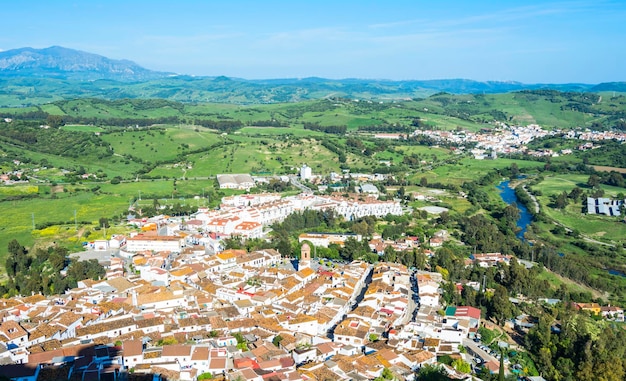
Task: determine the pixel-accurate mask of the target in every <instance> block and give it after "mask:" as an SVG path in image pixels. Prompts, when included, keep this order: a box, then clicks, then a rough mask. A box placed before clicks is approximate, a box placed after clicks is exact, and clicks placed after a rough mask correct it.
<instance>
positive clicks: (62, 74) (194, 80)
mask: <svg viewBox="0 0 626 381" xmlns="http://www.w3.org/2000/svg"><path fill="white" fill-rule="evenodd" d="M547 89H549V90H558V91H567V92H586V91H626V83H623V82H619V83H607V84H599V85H590V84H576V83H574V84H524V83H520V82H512V81H509V82H498V81H487V82H481V81H473V80H468V79H440V80H410V81H391V80H372V79H355V78H348V79H325V78H318V77H309V78H301V79H300V78H283V79H280V78H279V79H263V80H246V79H241V78H228V77H224V76H218V77H194V76H186V75H172V74H169V73H162V72H156V71H151V70H148V69H145V68H143V67H141V66H139V65H137V64H135V63H133V62H131V61H127V60H112V59H109V58H106V57H103V56H100V55H96V54H91V53H86V52H82V51H78V50H73V49H67V48H63V47H59V46H53V47H50V48H46V49H33V48H21V49H13V50H8V51H4V52H0V106H27V105H37V104H43V103H49V102H52V101H57V100H64V99H74V98H84V97H92V98H102V99H111V100H115V99H123V98H141V99H148V98H161V99H168V100H175V101H180V102H217V103H235V104H261V103H282V102H300V101H303V100H311V99H324V98H330V97H334V98H349V99H364V100H382V101H389V100H399V99H415V98H425V97H428V96H430V95H433V94H436V93H440V92H445V93H450V94H496V93H507V92H512V91H520V90H547Z"/></svg>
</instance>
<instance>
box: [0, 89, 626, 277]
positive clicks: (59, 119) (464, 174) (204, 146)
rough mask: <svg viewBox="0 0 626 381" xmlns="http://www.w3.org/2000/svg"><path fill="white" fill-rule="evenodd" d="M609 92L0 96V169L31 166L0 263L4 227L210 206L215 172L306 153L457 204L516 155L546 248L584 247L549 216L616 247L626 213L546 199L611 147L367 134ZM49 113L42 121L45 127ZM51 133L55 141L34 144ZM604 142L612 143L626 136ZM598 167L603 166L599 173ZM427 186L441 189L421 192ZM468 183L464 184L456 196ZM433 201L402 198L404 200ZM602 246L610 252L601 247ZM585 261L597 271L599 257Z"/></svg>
mask: <svg viewBox="0 0 626 381" xmlns="http://www.w3.org/2000/svg"><path fill="white" fill-rule="evenodd" d="M605 99H606V101H605V102H603V104H602V105H598V104H595V103H593V97H589V96H585V95H580V94H569V93H554V92H536V93H532V92H531V93H528V92H522V93H509V94H487V95H456V96H455V95H450V94H436V95H433V96H431V97H429V98H426V99H413V100H407V101H402V102H399V101H393V102H372V101H358V102H357V101H355V100H349V99H339V98H337V99H327V100H317V101H305V102H301V103H285V104H266V105H249V106H245V105H233V104H187V103H178V102H173V101H169V100H162V99H156V100H114V101H108V100H101V99H77V100H71V101H59V102H54V103H49V104H45V105H41V106H32V107H26V108H7V109H0V116H1V115H4V116H8V117H11V118H13V119H14V120H15V121H14V122H13V123H11V124H7V125H5V126H2V127H3V129H1V130H0V138H1V139H3V141H4V142H5V143H7V144H5V145H3V146H2V147H1V148H0V150H1V151H0V154H1V155H2V157H3V158H4V160H2V161H0V169H1V170H2V172H5V173H9V172H11V171H21V172H23V173H24V174H25V175H26V176H27V178H28V182H24V183H18V184H16V185H12V186H2V187H0V203H2V204H3V205H4V206H5V207H6V208H7V209H9V210H11V213H12V218H10V219H7V221H6V222H5V223H3V224H2V227H1V230H0V248H2V249H0V263H3V258H2V256H3V255H4V253H5V251H4V248H5V247H6V245H7V243H8V241H10V240H11V239H13V238H16V239H18V240H19V241H20V242H22V243H23V244H25V245H27V246H30V245H33V244H34V245H40V246H46V245H48V244H50V243H51V242H53V241H54V242H63V243H65V244H66V245H68V246H69V247H72V248H74V249H79V247H80V245H79V244H80V242H82V240H84V239H92V238H94V237H97V236H98V234H101V232H99V230H98V229H99V220H100V219H101V218H107V219H111V221H114V222H115V221H121V220H122V218H123V217H124V216H126V214H128V213H129V207H131V208H132V211H133V212H138V211H141V210H143V209H149V208H151V207H154V206H155V205H157V204H158V205H184V206H186V207H198V206H202V205H210V206H217V205H218V203H219V200H220V198H221V197H222V196H224V195H228V194H232V193H233V191H225V190H219V189H217V187H216V181H215V176H216V175H217V174H220V173H251V174H258V175H263V176H276V175H286V174H295V173H296V172H297V168H299V167H300V166H301V165H303V164H307V165H308V166H309V167H311V168H312V170H313V173H314V174H319V175H321V176H322V177H321V181H326V179H327V177H328V176H329V175H330V173H331V172H334V173H343V172H348V171H350V172H353V173H355V172H356V173H383V174H387V175H389V176H390V177H389V179H390V180H388V181H386V182H385V183H384V184H380V187H381V188H386V189H387V195H386V196H387V197H394V196H396V195H397V194H398V193H400V192H404V193H405V194H426V195H428V194H431V195H433V197H434V198H435V199H437V201H436V202H435V204H436V205H440V206H444V207H446V208H449V209H450V213H451V214H452V215H456V216H471V215H476V214H484V213H487V212H489V211H490V210H492V209H494V208H498V207H501V206H502V205H503V202H502V201H501V200H500V197H499V195H498V193H497V190H496V189H495V187H494V186H493V185H495V183H497V182H499V181H500V180H501V179H503V178H506V177H507V176H509V175H510V174H511V169H512V168H515V170H516V171H517V172H518V173H522V174H526V175H528V176H529V177H528V179H529V181H535V180H537V181H535V182H534V183H533V185H532V187H531V188H532V189H533V191H535V190H536V191H538V192H539V195H538V197H537V199H538V201H539V203H540V205H541V213H542V214H541V218H540V219H539V220H538V221H536V223H535V225H534V228H533V229H532V230H533V233H534V234H535V236H536V237H541V238H542V239H545V240H547V241H549V242H551V244H553V245H555V247H556V248H555V250H558V251H560V252H563V253H570V254H572V255H577V256H580V258H587V257H588V254H587V252H588V251H589V250H588V249H586V248H584V245H582V244H573V241H572V239H571V237H568V236H564V235H563V234H562V232H558V231H556V232H553V231H554V226H556V225H555V223H558V224H560V225H562V226H564V227H565V228H566V229H569V231H575V232H577V234H580V235H581V236H582V237H585V238H586V239H592V240H597V241H598V242H601V243H604V244H609V245H615V246H619V247H621V246H622V245H623V244H624V238H623V237H624V236H625V235H624V233H626V228H625V226H626V225H624V224H623V223H621V222H619V221H616V220H614V219H613V220H611V219H610V218H607V217H603V216H586V215H584V214H581V210H582V201H581V199H579V200H578V201H576V202H570V203H569V204H568V205H567V206H566V207H565V208H555V207H554V206H553V203H554V198H555V197H556V196H557V195H558V194H560V193H562V192H571V191H572V189H573V188H574V187H580V188H581V189H583V190H584V191H585V192H591V191H593V189H591V188H589V187H587V185H586V183H587V181H588V178H589V173H590V172H588V171H589V169H584V168H586V167H585V166H584V164H583V162H588V163H590V164H593V163H594V160H598V163H599V164H603V165H606V163H611V161H610V160H609V159H610V157H607V155H598V153H599V152H600V151H599V150H594V151H593V155H591V154H589V153H576V154H574V155H570V156H568V157H556V158H553V159H551V160H549V162H548V161H546V160H545V159H535V158H532V157H525V156H523V155H506V156H505V157H499V158H498V159H497V160H475V159H474V158H473V157H472V155H470V154H469V152H468V150H469V148H471V146H470V147H467V148H466V149H465V150H459V149H456V147H450V146H447V145H445V144H444V145H439V144H435V143H434V142H432V141H428V140H424V141H422V140H418V139H414V138H410V139H397V140H395V139H393V140H389V139H375V138H374V134H375V133H377V132H384V133H396V134H403V135H404V136H405V137H406V135H408V134H409V133H410V132H411V131H414V130H415V129H439V130H455V131H458V130H464V131H474V132H475V131H481V130H487V131H488V130H491V129H493V128H494V123H493V122H494V120H506V121H507V122H509V123H540V124H542V123H543V124H545V127H546V128H549V129H556V128H567V127H575V126H578V125H585V126H587V125H589V126H590V125H592V124H594V123H595V125H598V124H602V123H604V124H606V125H610V124H611V123H613V121H614V119H613V116H614V114H612V111H611V110H612V108H611V105H613V106H615V107H617V108H618V109H619V107H621V106H620V105H621V102H622V101H623V98H622V96H618V97H614V98H610V97H607V98H605ZM572 104H578V105H579V106H580V107H582V106H583V105H584V106H585V107H590V108H594V110H595V113H594V114H589V113H582V112H580V111H576V110H577V109H576V108H575V107H569V108H568V107H562V106H564V105H570V106H571V105H572ZM615 107H613V108H615ZM37 118H40V119H37ZM41 118H44V119H41ZM46 123H47V124H49V125H50V126H48V127H46V128H43V127H42V126H44V125H45V124H46ZM47 141H54V142H55V144H54V145H50V144H47V145H46V144H42V143H41V142H47ZM32 142H35V143H34V144H33V143H32ZM561 142H563V143H561ZM553 144H557V146H558V145H559V144H564V145H565V146H567V148H572V146H573V145H572V143H570V142H568V141H565V140H562V139H561V140H559V139H558V138H551V139H546V140H545V141H544V142H538V143H537V146H538V147H544V146H552V145H553ZM568 144H569V145H568ZM607 145H608V144H607ZM608 146H609V147H610V149H612V150H614V151H615V152H617V151H616V150H619V149H621V147H620V146H618V145H615V146H612V145H608ZM612 152H613V151H612ZM609 156H610V155H609ZM612 156H613V157H619V155H612ZM16 163H19V164H16ZM574 166H578V167H576V168H573V167H574ZM605 169H606V168H605ZM608 170H610V169H608ZM603 178H604V180H606V179H608V173H607V174H606V175H603ZM481 179H487V180H481ZM479 180H480V181H485V183H484V185H483V186H482V187H481V189H480V191H479V192H478V193H476V192H475V191H474V190H473V188H472V187H471V186H468V184H475V183H476V182H477V181H479ZM539 180H540V181H539ZM604 180H603V181H604ZM430 187H434V188H437V189H436V190H437V192H439V190H441V189H444V190H443V191H442V192H443V193H429V192H431V191H429V189H430ZM401 188H402V189H401ZM598 189H601V190H602V191H603V192H604V194H606V195H607V196H611V195H612V196H617V195H618V194H620V193H624V192H625V188H623V187H620V186H615V185H609V184H608V183H602V184H600V185H599V188H598ZM468 190H469V192H470V193H471V194H470V197H467V196H461V195H462V194H463V193H467V192H468ZM253 191H254V190H253ZM432 191H434V190H432ZM477 197H478V198H480V200H481V201H480V202H481V203H482V204H478V206H477V205H475V204H474V202H476V200H477ZM431 204H433V202H431V201H411V202H410V204H409V205H410V206H412V207H414V208H419V207H422V206H428V205H431ZM480 205H482V206H480ZM485 209H486V210H485ZM74 211H76V214H74ZM33 214H34V216H33ZM33 220H34V225H35V229H33ZM116 229H118V228H116ZM567 231H568V230H566V232H567ZM108 233H109V234H110V233H111V230H109V232H108ZM601 255H602V258H605V257H604V256H605V255H606V254H605V253H604V252H603V253H602V254H601ZM621 262H623V257H622V255H621V254H617V255H616V256H614V257H613V258H608V257H607V258H606V259H603V260H602V263H603V266H612V267H614V268H620V267H619V266H621V264H620V263H621ZM594 271H595V272H594V273H593V277H594V279H597V277H598V276H600V275H601V271H602V270H600V269H598V270H594Z"/></svg>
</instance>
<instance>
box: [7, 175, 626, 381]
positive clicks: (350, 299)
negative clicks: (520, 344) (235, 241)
mask: <svg viewBox="0 0 626 381" xmlns="http://www.w3.org/2000/svg"><path fill="white" fill-rule="evenodd" d="M231 177H232V176H231ZM242 179H243V180H245V178H242ZM240 180H241V179H240ZM305 209H314V210H315V209H317V210H324V209H332V210H334V211H335V212H336V213H337V214H338V215H341V216H342V217H343V218H345V219H348V220H349V219H354V218H359V217H363V216H378V217H382V216H386V215H387V214H391V215H400V214H402V213H403V209H402V207H401V205H400V203H399V202H397V201H393V200H391V201H379V200H377V199H376V197H374V196H368V197H363V196H362V195H361V196H358V195H357V196H350V195H347V197H344V196H342V197H339V196H330V195H328V196H326V195H313V194H311V193H307V192H303V193H301V194H299V195H297V196H291V197H281V195H279V194H271V193H263V194H243V195H237V196H230V197H224V199H223V200H222V205H221V208H220V209H219V210H214V209H208V208H200V209H199V210H198V212H197V213H194V214H193V215H191V216H187V217H186V218H180V217H176V218H175V217H169V216H163V215H161V216H154V217H151V218H134V217H133V216H129V220H128V223H129V224H133V225H135V226H136V227H137V230H139V231H137V232H135V233H133V234H130V235H129V236H125V235H115V236H113V237H112V238H111V239H109V240H104V239H103V240H99V241H95V242H92V243H91V244H90V246H91V247H90V249H89V250H87V251H85V252H81V253H77V254H76V255H78V256H81V257H83V258H84V259H87V258H97V259H98V260H99V262H100V263H101V264H103V265H104V266H105V268H106V271H107V272H106V277H105V279H104V280H100V281H92V280H84V281H81V282H79V283H78V287H77V288H74V289H71V290H68V291H66V292H65V293H64V294H61V295H56V296H54V297H44V296H42V295H31V296H21V297H13V298H10V299H4V300H2V301H0V310H1V311H2V316H3V318H2V323H1V324H0V344H2V346H3V348H4V350H3V351H2V352H1V353H0V361H2V362H3V363H4V364H9V365H5V366H3V367H0V372H1V373H2V374H4V375H6V376H7V377H9V378H11V379H19V380H37V379H46V378H51V377H52V378H55V377H56V378H60V379H77V380H92V379H93V380H95V379H98V380H101V379H110V380H119V379H125V378H124V377H125V376H127V375H129V374H135V375H140V374H155V375H161V376H162V377H163V379H168V380H196V379H198V377H200V376H201V375H210V377H223V378H225V379H228V380H258V381H261V380H294V381H295V380H303V381H306V380H329V379H332V380H372V379H376V378H377V377H378V378H379V379H380V377H383V376H387V375H389V374H391V375H393V377H395V378H396V379H400V380H413V379H415V377H416V374H417V373H416V372H417V371H418V370H419V369H420V368H422V367H424V366H426V365H434V364H439V363H438V359H439V358H441V357H442V356H449V357H450V358H452V359H454V360H455V361H463V362H465V363H467V364H468V365H469V369H466V370H467V372H461V371H459V370H457V369H454V368H453V367H451V366H448V365H446V364H441V365H442V366H443V369H445V371H446V372H447V373H448V377H450V378H452V379H458V380H477V379H478V378H477V377H476V376H475V375H472V371H474V370H476V369H478V367H485V368H486V369H488V370H489V371H490V372H494V373H497V372H498V371H499V368H500V354H499V353H498V352H497V351H494V349H493V348H494V344H500V345H506V346H509V345H511V346H513V347H516V343H515V342H508V341H507V342H503V343H483V342H481V337H480V334H479V328H480V327H481V325H485V324H486V325H489V326H491V323H490V322H482V321H481V311H480V310H479V309H477V308H474V307H469V306H455V305H445V303H444V301H443V300H442V282H443V281H444V279H443V276H442V274H440V273H438V272H427V271H418V270H416V269H408V268H407V267H406V266H404V265H401V264H397V263H387V262H378V263H377V264H375V265H371V264H369V263H366V262H363V261H353V262H350V263H347V262H345V261H337V260H334V261H333V260H329V259H324V258H317V257H316V255H315V248H316V247H328V246H329V245H331V244H335V245H339V246H341V245H343V244H344V243H345V241H347V240H348V239H356V240H359V241H361V240H363V239H364V238H363V237H361V236H359V235H354V234H337V233H325V232H319V233H305V234H302V235H301V236H300V238H299V240H300V242H301V243H302V246H301V252H300V253H299V254H300V256H299V259H293V258H285V257H283V256H282V255H281V254H280V253H279V252H278V251H276V250H274V249H267V250H258V251H253V252H247V251H246V250H232V249H231V250H225V248H224V245H223V242H224V241H223V240H224V239H225V238H229V237H232V236H237V237H241V238H243V239H244V240H245V239H251V238H261V237H264V232H265V228H267V227H268V226H269V225H270V224H272V223H274V222H280V221H282V220H284V219H285V218H286V217H287V216H288V215H290V214H291V213H294V212H295V211H301V210H305ZM448 238H449V236H448V234H447V232H445V231H441V232H438V233H437V234H436V235H435V236H433V237H431V238H430V239H429V247H431V248H433V249H434V250H436V249H437V247H440V246H441V244H442V242H443V241H445V240H446V239H448ZM368 244H369V246H370V249H371V250H372V252H374V253H378V254H379V255H380V254H382V253H383V252H384V250H385V247H386V246H392V247H394V249H396V250H412V249H413V248H416V247H419V246H420V244H421V242H420V238H418V237H408V236H407V237H404V238H403V239H401V240H395V241H393V240H383V239H382V238H381V237H380V236H374V237H372V238H371V240H370V241H368ZM424 252H425V253H426V255H432V254H433V251H431V250H425V251H424ZM510 260H511V256H510V255H503V254H500V253H486V254H474V255H473V256H472V257H471V258H470V259H468V263H467V265H468V266H471V265H474V264H477V265H479V266H482V267H490V266H496V265H497V264H498V263H499V262H506V263H508V261H510ZM463 287H472V288H474V289H476V290H478V289H480V288H481V287H482V285H481V284H480V283H478V282H469V283H467V284H458V285H457V288H458V290H459V292H460V290H462V288H463ZM547 302H553V301H547ZM577 308H581V309H590V310H593V312H597V313H598V314H602V315H603V316H606V317H607V318H611V319H615V320H620V319H621V320H623V319H624V315H623V310H622V309H620V308H618V307H600V306H599V305H591V304H590V305H582V304H581V305H580V306H577ZM596 309H597V311H595V310H596ZM507 324H509V323H507ZM510 325H511V328H512V329H519V330H520V331H523V330H524V329H526V330H527V329H528V327H529V326H532V323H531V322H529V321H528V320H527V319H525V318H524V317H519V319H518V320H516V321H514V322H510ZM504 364H505V366H506V372H507V373H508V372H510V371H514V370H515V369H516V368H515V366H518V365H519V364H512V363H510V362H509V360H508V359H506V361H505V363H504ZM50 375H54V376H50ZM59 375H61V376H59ZM204 377H209V376H204ZM529 379H532V380H533V381H535V380H539V379H541V378H537V377H534V378H529Z"/></svg>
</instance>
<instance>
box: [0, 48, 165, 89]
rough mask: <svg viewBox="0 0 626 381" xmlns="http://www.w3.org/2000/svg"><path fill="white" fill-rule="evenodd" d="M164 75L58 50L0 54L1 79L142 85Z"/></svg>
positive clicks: (89, 54)
mask: <svg viewBox="0 0 626 381" xmlns="http://www.w3.org/2000/svg"><path fill="white" fill-rule="evenodd" d="M167 75H168V74H167V73H159V72H155V71H152V70H148V69H145V68H143V67H141V66H139V65H137V64H136V63H134V62H132V61H128V60H113V59H109V58H106V57H103V56H100V55H97V54H92V53H87V52H83V51H80V50H74V49H68V48H64V47H61V46H51V47H49V48H45V49H33V48H20V49H12V50H7V51H3V52H0V76H12V77H51V78H63V79H75V80H96V79H114V80H119V81H145V80H149V79H154V78H161V77H164V76H167Z"/></svg>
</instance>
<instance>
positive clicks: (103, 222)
mask: <svg viewBox="0 0 626 381" xmlns="http://www.w3.org/2000/svg"><path fill="white" fill-rule="evenodd" d="M98 225H99V226H100V227H103V228H108V227H110V225H109V219H108V218H106V217H100V219H99V220H98Z"/></svg>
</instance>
